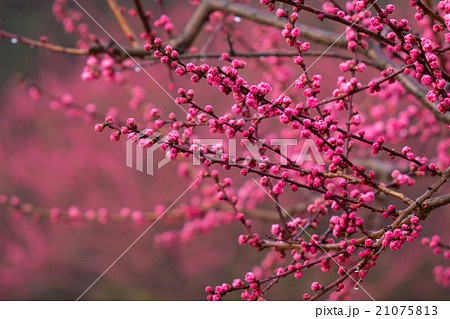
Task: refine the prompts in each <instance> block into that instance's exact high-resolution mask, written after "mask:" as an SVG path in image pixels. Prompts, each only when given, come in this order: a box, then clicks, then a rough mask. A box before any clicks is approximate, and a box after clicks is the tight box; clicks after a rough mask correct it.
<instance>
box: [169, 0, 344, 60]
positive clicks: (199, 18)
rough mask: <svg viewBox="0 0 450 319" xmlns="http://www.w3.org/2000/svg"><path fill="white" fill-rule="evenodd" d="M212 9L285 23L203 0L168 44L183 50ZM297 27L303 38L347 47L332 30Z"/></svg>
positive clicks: (220, 1)
mask: <svg viewBox="0 0 450 319" xmlns="http://www.w3.org/2000/svg"><path fill="white" fill-rule="evenodd" d="M213 11H221V12H223V13H228V14H233V15H236V16H239V17H241V18H243V19H247V20H251V21H254V22H257V23H259V24H263V25H267V26H272V27H276V28H278V29H283V28H284V25H285V23H286V22H285V21H284V20H283V19H280V18H277V17H275V16H273V15H272V14H269V13H267V12H264V11H262V10H259V9H255V8H253V7H250V6H247V5H244V4H240V3H235V2H228V1H225V0H204V1H202V3H201V4H200V5H199V6H198V8H197V10H196V11H195V13H194V15H193V16H192V18H191V19H190V20H189V22H188V23H187V25H186V26H185V28H184V30H183V32H182V33H181V35H180V36H178V37H176V38H174V39H173V40H172V41H171V43H170V44H171V45H172V46H173V47H174V48H176V49H177V50H178V51H179V52H180V53H182V52H184V51H185V50H186V49H187V48H189V46H190V45H191V44H192V42H193V41H194V39H195V37H196V36H197V35H198V33H199V32H198V31H199V30H201V28H202V25H203V24H204V23H205V22H206V21H207V20H208V17H209V14H210V13H212V12H213ZM299 29H300V33H301V36H302V37H304V38H305V39H308V40H311V41H314V42H316V43H321V44H326V45H331V44H333V43H334V45H336V46H337V47H341V48H346V47H347V40H345V39H344V38H339V35H338V34H336V33H334V32H329V31H325V30H321V29H319V28H315V27H311V26H307V25H300V27H299Z"/></svg>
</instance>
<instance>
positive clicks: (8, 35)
mask: <svg viewBox="0 0 450 319" xmlns="http://www.w3.org/2000/svg"><path fill="white" fill-rule="evenodd" d="M1 37H5V38H7V39H11V40H13V41H17V42H20V43H23V44H28V45H30V46H34V47H37V48H43V49H46V50H49V51H53V52H58V53H67V54H73V55H87V54H89V50H86V49H78V48H68V47H63V46H60V45H56V44H51V43H46V42H42V41H36V40H32V39H29V38H26V37H23V36H20V35H17V34H13V33H10V32H7V31H5V30H1V29H0V38H1Z"/></svg>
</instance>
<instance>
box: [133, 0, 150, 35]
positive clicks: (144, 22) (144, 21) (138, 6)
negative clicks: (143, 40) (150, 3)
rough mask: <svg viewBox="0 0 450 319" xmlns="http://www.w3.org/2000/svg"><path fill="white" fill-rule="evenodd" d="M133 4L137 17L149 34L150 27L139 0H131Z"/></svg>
mask: <svg viewBox="0 0 450 319" xmlns="http://www.w3.org/2000/svg"><path fill="white" fill-rule="evenodd" d="M133 1H134V6H135V7H136V11H137V13H138V14H139V17H140V18H141V21H142V25H143V26H144V29H145V32H146V33H147V34H148V35H149V36H151V35H152V34H151V33H152V29H151V27H150V23H149V21H148V16H147V15H146V14H145V12H144V9H143V8H142V4H141V0H133Z"/></svg>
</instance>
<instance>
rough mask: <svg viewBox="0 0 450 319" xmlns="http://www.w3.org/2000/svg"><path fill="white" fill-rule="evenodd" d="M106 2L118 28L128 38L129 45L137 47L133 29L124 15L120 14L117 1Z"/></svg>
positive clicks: (107, 0) (109, 0)
mask: <svg viewBox="0 0 450 319" xmlns="http://www.w3.org/2000/svg"><path fill="white" fill-rule="evenodd" d="M106 2H108V5H109V8H110V9H111V11H112V13H113V14H114V16H115V17H116V20H117V22H119V25H120V28H121V29H122V31H123V33H125V36H126V37H127V39H128V40H130V43H131V46H132V47H134V48H136V47H138V46H139V44H138V42H137V41H136V39H137V38H136V35H135V34H134V32H133V30H131V28H130V26H129V25H128V22H127V20H126V19H125V17H124V16H123V15H122V12H121V11H120V8H119V6H118V5H117V2H116V1H115V0H106Z"/></svg>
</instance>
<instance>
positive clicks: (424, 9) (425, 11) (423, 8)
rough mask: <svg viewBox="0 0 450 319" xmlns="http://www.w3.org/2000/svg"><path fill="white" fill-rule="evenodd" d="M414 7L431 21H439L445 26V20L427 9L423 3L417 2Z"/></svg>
mask: <svg viewBox="0 0 450 319" xmlns="http://www.w3.org/2000/svg"><path fill="white" fill-rule="evenodd" d="M416 5H417V6H418V7H420V9H422V10H423V12H424V13H426V14H427V15H429V16H430V17H432V18H433V19H435V20H437V21H439V22H440V23H443V24H445V19H444V18H443V17H441V16H440V15H439V14H437V13H436V12H435V11H433V10H432V9H431V8H430V7H428V6H427V5H426V4H425V3H423V2H422V1H420V0H419V1H417V3H416Z"/></svg>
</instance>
